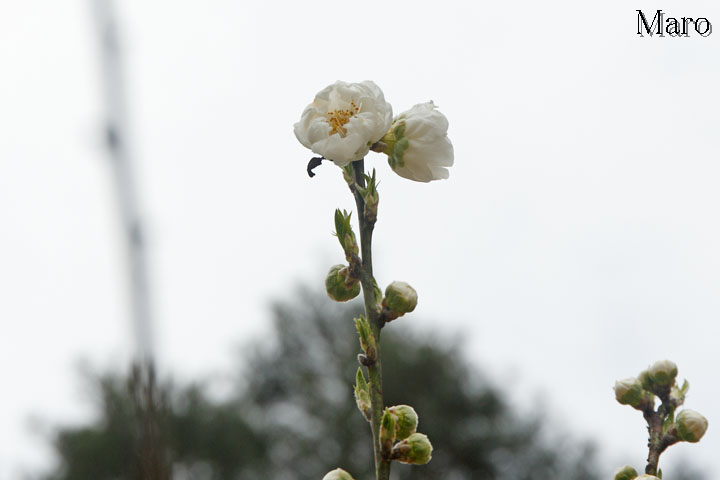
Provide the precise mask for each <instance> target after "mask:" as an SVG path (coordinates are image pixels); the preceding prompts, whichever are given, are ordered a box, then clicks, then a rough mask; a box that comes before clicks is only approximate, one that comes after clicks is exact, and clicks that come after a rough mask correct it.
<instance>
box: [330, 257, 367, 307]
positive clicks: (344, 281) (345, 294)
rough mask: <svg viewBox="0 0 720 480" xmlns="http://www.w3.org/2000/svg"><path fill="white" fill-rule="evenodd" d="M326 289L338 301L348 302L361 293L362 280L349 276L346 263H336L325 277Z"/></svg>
mask: <svg viewBox="0 0 720 480" xmlns="http://www.w3.org/2000/svg"><path fill="white" fill-rule="evenodd" d="M325 290H326V291H327V294H328V297H330V298H332V299H333V300H335V301H336V302H347V301H348V300H352V299H353V298H355V297H357V296H358V295H359V294H360V282H359V281H358V280H357V279H354V278H349V277H348V268H347V267H346V266H345V265H335V266H333V267H332V268H330V271H329V272H328V274H327V277H325Z"/></svg>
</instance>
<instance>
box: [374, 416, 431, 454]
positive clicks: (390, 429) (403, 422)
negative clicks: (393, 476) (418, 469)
mask: <svg viewBox="0 0 720 480" xmlns="http://www.w3.org/2000/svg"><path fill="white" fill-rule="evenodd" d="M417 425H418V416H417V413H415V410H414V409H413V408H412V407H410V406H408V405H397V406H394V407H388V408H386V409H385V412H384V413H383V416H382V422H381V423H380V444H381V446H382V455H383V457H385V458H389V459H390V460H395V461H397V462H400V463H407V464H411V465H424V464H426V463H428V462H429V461H430V458H431V457H432V444H431V443H430V440H428V438H427V435H424V434H422V433H417V431H416V430H417Z"/></svg>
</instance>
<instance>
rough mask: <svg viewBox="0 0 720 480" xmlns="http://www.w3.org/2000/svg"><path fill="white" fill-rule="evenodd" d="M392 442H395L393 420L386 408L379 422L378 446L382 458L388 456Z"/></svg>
mask: <svg viewBox="0 0 720 480" xmlns="http://www.w3.org/2000/svg"><path fill="white" fill-rule="evenodd" d="M393 442H395V419H394V418H393V416H392V414H390V411H389V410H388V409H387V408H386V409H385V412H383V416H382V420H381V421H380V445H381V447H382V452H383V456H384V457H385V456H388V455H390V449H391V448H392V445H393Z"/></svg>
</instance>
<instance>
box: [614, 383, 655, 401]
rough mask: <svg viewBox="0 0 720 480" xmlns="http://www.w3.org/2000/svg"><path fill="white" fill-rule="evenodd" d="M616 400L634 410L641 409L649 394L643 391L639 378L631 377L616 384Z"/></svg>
mask: <svg viewBox="0 0 720 480" xmlns="http://www.w3.org/2000/svg"><path fill="white" fill-rule="evenodd" d="M614 390H615V399H616V400H617V401H618V402H619V403H620V404H621V405H630V406H631V407H633V408H640V407H641V406H642V405H643V403H644V400H645V398H646V397H647V392H646V391H645V390H643V388H642V385H641V384H640V381H639V380H638V379H637V378H634V377H630V378H626V379H625V380H618V381H617V382H615V387H614Z"/></svg>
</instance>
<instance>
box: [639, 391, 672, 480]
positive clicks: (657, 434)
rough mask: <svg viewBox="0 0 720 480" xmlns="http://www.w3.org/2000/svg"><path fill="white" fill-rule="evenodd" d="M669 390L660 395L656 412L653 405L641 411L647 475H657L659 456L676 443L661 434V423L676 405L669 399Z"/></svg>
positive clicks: (670, 436) (667, 435)
mask: <svg viewBox="0 0 720 480" xmlns="http://www.w3.org/2000/svg"><path fill="white" fill-rule="evenodd" d="M669 394H670V388H669V387H668V389H667V391H666V392H662V393H661V394H660V395H658V396H659V397H660V401H661V404H660V406H659V407H658V409H657V411H655V410H654V408H653V404H652V403H650V404H649V405H648V407H647V408H646V409H645V410H643V416H644V417H645V420H646V421H647V424H648V434H649V435H648V458H647V466H646V467H645V473H647V474H649V475H657V474H658V464H659V463H660V455H661V454H662V453H663V452H664V451H665V450H666V449H667V447H669V446H670V445H672V444H673V443H676V442H677V438H676V437H675V436H673V435H669V434H666V433H664V432H663V421H664V420H665V418H667V416H668V414H669V413H670V412H672V411H673V410H674V409H675V407H676V406H677V405H676V404H674V403H672V401H671V400H670V397H669Z"/></svg>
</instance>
